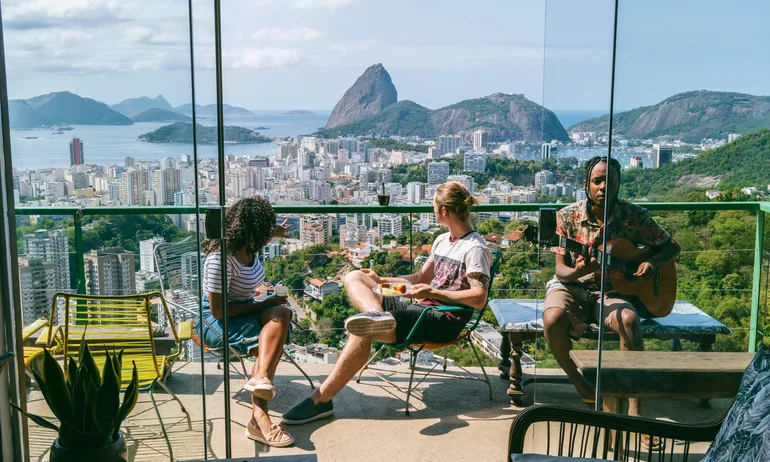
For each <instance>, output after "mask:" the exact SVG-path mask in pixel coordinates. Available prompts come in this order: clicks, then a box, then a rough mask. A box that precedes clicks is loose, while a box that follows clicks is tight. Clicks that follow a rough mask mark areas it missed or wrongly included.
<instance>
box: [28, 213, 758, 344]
mask: <svg viewBox="0 0 770 462" xmlns="http://www.w3.org/2000/svg"><path fill="white" fill-rule="evenodd" d="M639 204H640V205H642V206H643V207H645V208H646V209H648V210H650V211H665V212H682V211H698V210H702V211H724V210H739V211H748V212H753V213H756V215H757V219H756V237H755V243H754V271H753V281H752V296H751V321H750V333H749V351H751V352H754V351H755V347H756V344H757V333H758V331H759V312H760V301H761V300H760V299H761V279H762V256H763V236H764V225H765V213H768V212H770V202H640V203H639ZM566 205H567V204H544V203H526V204H483V205H478V206H476V207H474V209H473V211H474V213H483V212H487V213H495V212H497V213H499V212H536V211H538V210H540V209H542V208H546V207H548V208H561V207H564V206H566ZM273 208H274V210H275V212H276V214H278V215H298V214H334V215H339V214H354V213H365V214H384V213H392V214H408V215H409V216H410V222H411V221H412V215H413V214H418V213H433V206H431V205H390V206H379V205H284V206H281V205H276V206H274V207H273ZM208 209H219V207H218V206H201V207H195V206H159V207H149V206H147V207H143V206H134V207H17V208H16V210H15V212H16V215H17V216H33V215H40V216H69V217H72V219H73V222H74V229H75V254H76V261H77V272H78V278H77V281H78V282H77V292H78V293H79V294H85V292H86V280H85V259H84V254H85V248H84V245H83V220H84V218H85V217H88V216H100V217H101V216H111V215H194V214H196V213H200V214H201V215H204V214H205V213H206V210H208ZM407 232H408V233H409V234H410V239H409V247H410V260H411V261H414V258H413V255H412V239H411V233H412V227H411V226H410V227H409V229H408V230H407ZM769 277H770V276H769Z"/></svg>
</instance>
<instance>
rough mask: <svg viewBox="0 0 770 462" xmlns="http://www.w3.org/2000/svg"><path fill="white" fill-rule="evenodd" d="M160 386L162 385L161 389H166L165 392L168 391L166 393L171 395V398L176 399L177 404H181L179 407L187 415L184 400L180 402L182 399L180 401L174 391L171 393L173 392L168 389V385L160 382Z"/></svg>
mask: <svg viewBox="0 0 770 462" xmlns="http://www.w3.org/2000/svg"><path fill="white" fill-rule="evenodd" d="M158 385H160V386H161V387H163V389H164V390H166V393H168V394H169V395H171V397H172V398H174V399H175V400H176V402H177V403H179V407H180V408H182V412H184V413H185V414H187V409H185V407H184V404H182V400H180V399H179V397H178V396H177V395H176V394H175V393H174V392H173V391H171V390H170V389H169V388H168V385H166V384H165V383H163V382H160V381H159V382H158Z"/></svg>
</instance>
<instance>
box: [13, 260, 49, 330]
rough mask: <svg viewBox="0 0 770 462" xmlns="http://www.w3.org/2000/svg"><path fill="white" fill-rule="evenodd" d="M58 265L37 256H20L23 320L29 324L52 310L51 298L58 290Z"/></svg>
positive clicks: (46, 315)
mask: <svg viewBox="0 0 770 462" xmlns="http://www.w3.org/2000/svg"><path fill="white" fill-rule="evenodd" d="M56 278H57V275H56V267H55V265H54V264H53V263H48V262H45V261H43V260H40V259H37V258H19V283H20V289H21V309H22V321H23V323H24V325H28V324H30V323H32V322H34V321H35V320H36V319H39V318H46V319H48V316H49V315H50V312H51V299H52V297H53V294H54V293H55V292H56V291H57V288H56Z"/></svg>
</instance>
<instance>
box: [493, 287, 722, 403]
mask: <svg viewBox="0 0 770 462" xmlns="http://www.w3.org/2000/svg"><path fill="white" fill-rule="evenodd" d="M489 307H490V308H491V309H492V312H493V313H494V315H495V317H496V318H497V323H498V325H499V326H500V330H501V333H502V336H503V339H502V344H501V346H500V354H501V356H502V358H503V359H502V360H501V361H500V364H499V365H498V368H499V369H500V372H501V374H500V376H501V377H502V378H507V379H509V381H510V385H509V387H508V392H507V393H508V396H509V397H510V399H511V404H515V405H517V406H520V405H521V404H522V399H523V398H524V396H526V394H525V393H524V387H525V386H527V385H528V384H530V383H532V382H534V381H535V380H537V382H538V383H569V380H568V379H567V377H566V376H564V375H558V376H556V375H538V376H537V377H534V376H531V375H527V374H524V371H523V369H522V367H521V350H522V347H523V345H524V342H525V341H529V340H536V339H538V338H543V316H542V315H543V300H541V299H496V300H490V302H489ZM641 324H642V337H643V338H652V339H658V340H671V341H672V342H673V344H672V350H674V351H677V350H680V349H681V341H682V340H690V341H693V342H696V343H697V344H698V347H699V348H700V350H701V351H710V350H711V347H712V346H713V344H714V342H716V336H717V335H719V334H725V335H727V334H730V329H729V328H727V326H725V325H724V324H722V323H721V322H719V321H717V320H716V319H714V318H712V317H711V316H709V315H708V314H706V313H705V312H703V311H702V310H701V309H699V308H698V307H696V306H694V305H693V304H691V303H689V302H687V301H684V300H677V302H676V304H675V305H674V309H673V311H672V312H671V314H669V315H668V316H666V317H665V318H655V319H644V320H642V323H641ZM583 338H586V339H592V340H598V338H599V328H598V325H595V324H591V325H588V329H587V330H586V332H585V334H583ZM604 340H618V336H617V334H616V333H615V332H612V331H609V332H605V335H604ZM703 404H704V406H706V407H707V405H708V404H707V403H705V402H704V403H703Z"/></svg>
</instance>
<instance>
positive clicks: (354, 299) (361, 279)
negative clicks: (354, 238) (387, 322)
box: [344, 271, 382, 367]
mask: <svg viewBox="0 0 770 462" xmlns="http://www.w3.org/2000/svg"><path fill="white" fill-rule="evenodd" d="M344 284H345V291H346V292H347V294H348V298H349V299H350V303H352V304H353V306H354V307H356V309H357V310H358V311H360V312H362V313H363V312H365V311H382V297H381V296H379V295H377V294H375V293H374V292H373V291H372V289H373V288H375V287H377V283H375V282H374V281H373V280H372V278H370V277H369V276H367V275H366V274H364V273H362V272H361V271H351V272H349V273H348V274H346V275H345V280H344ZM361 366H362V367H363V364H362V365H361Z"/></svg>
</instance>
